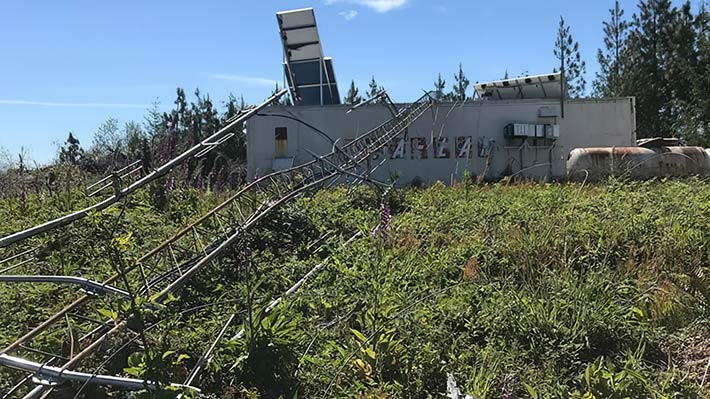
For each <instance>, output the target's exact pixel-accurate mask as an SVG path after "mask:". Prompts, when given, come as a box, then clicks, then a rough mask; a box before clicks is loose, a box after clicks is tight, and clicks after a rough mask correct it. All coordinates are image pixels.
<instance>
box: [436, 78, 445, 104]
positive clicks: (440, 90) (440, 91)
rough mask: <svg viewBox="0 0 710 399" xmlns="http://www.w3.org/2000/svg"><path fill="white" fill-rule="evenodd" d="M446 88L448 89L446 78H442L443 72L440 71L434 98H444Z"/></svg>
mask: <svg viewBox="0 0 710 399" xmlns="http://www.w3.org/2000/svg"><path fill="white" fill-rule="evenodd" d="M444 89H446V80H444V79H442V78H441V72H439V77H438V78H437V79H436V82H434V98H435V99H436V100H443V99H444Z"/></svg>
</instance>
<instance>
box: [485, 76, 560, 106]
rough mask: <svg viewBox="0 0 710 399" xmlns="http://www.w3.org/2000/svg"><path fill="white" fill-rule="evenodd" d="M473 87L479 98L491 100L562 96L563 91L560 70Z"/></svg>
mask: <svg viewBox="0 0 710 399" xmlns="http://www.w3.org/2000/svg"><path fill="white" fill-rule="evenodd" d="M473 89H474V91H475V92H476V95H477V96H478V97H479V98H481V99H491V100H516V99H526V98H562V96H563V93H564V91H563V81H562V74H561V73H560V72H553V73H549V74H545V75H534V76H522V77H519V78H512V79H502V80H495V81H493V82H486V83H476V84H475V85H474V86H473Z"/></svg>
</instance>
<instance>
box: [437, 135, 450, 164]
mask: <svg viewBox="0 0 710 399" xmlns="http://www.w3.org/2000/svg"><path fill="white" fill-rule="evenodd" d="M434 158H439V159H446V158H451V149H450V148H449V138H448V137H437V138H435V139H434Z"/></svg>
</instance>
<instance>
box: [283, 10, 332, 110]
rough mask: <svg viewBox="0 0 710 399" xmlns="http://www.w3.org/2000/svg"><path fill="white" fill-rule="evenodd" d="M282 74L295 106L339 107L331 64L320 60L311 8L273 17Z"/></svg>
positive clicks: (318, 44)
mask: <svg viewBox="0 0 710 399" xmlns="http://www.w3.org/2000/svg"><path fill="white" fill-rule="evenodd" d="M276 20H277V21H278V24H279V35H280V37H281V43H282V45H283V56H284V73H285V76H286V84H287V85H288V89H289V92H290V93H291V98H292V99H293V103H294V105H327V104H340V94H339V93H338V84H337V82H336V80H335V72H334V70H333V60H332V59H331V58H329V57H325V56H323V47H322V46H321V41H320V36H319V35H318V25H317V24H316V16H315V14H314V12H313V9H312V8H304V9H300V10H290V11H282V12H278V13H276Z"/></svg>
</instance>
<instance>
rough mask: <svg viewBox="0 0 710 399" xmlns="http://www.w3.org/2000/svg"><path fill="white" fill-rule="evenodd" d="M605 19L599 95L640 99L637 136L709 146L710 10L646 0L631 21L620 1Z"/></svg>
mask: <svg viewBox="0 0 710 399" xmlns="http://www.w3.org/2000/svg"><path fill="white" fill-rule="evenodd" d="M609 14H610V17H609V20H608V21H606V22H604V26H603V28H604V48H603V49H599V51H598V53H597V60H598V61H599V65H600V71H599V73H598V74H597V75H596V78H595V80H594V82H593V94H594V95H596V96H605V97H614V96H634V97H636V125H637V132H638V137H655V136H663V137H669V136H678V137H681V138H683V139H684V140H685V141H686V142H687V143H688V144H697V145H703V146H708V145H710V137H709V135H710V10H709V9H708V6H707V3H705V2H703V3H701V4H700V6H699V9H698V10H697V12H696V13H693V11H692V8H691V4H690V2H689V1H687V2H685V3H683V4H682V5H680V6H674V5H673V4H672V3H671V1H670V0H642V1H639V3H638V12H637V13H635V14H634V15H632V16H631V18H630V19H626V18H624V10H623V9H621V8H620V7H619V3H618V1H616V2H615V4H614V7H613V8H612V9H610V10H609Z"/></svg>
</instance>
